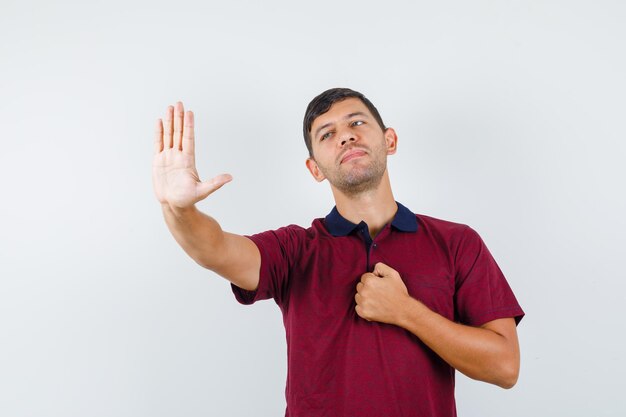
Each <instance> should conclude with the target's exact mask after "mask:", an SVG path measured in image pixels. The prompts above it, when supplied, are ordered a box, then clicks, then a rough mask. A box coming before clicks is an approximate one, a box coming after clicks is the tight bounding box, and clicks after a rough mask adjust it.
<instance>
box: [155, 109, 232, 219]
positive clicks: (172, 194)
mask: <svg viewBox="0 0 626 417" xmlns="http://www.w3.org/2000/svg"><path fill="white" fill-rule="evenodd" d="M194 141H195V138H194V117H193V113H192V112H191V111H187V112H185V110H184V107H183V103H181V102H180V101H179V102H177V103H176V106H175V107H174V106H169V107H168V108H167V113H166V115H165V123H163V121H162V120H161V119H159V120H158V121H157V124H156V129H155V134H154V159H153V162H152V183H153V185H154V193H155V194H156V198H157V200H159V202H160V203H161V204H168V205H169V206H170V207H171V208H172V209H182V208H187V207H191V206H193V205H194V204H195V203H197V202H198V201H200V200H203V199H205V198H206V197H207V196H208V195H209V194H211V193H212V192H214V191H215V190H217V189H219V188H220V187H221V186H222V185H224V184H226V183H227V182H229V181H231V180H232V177H231V176H230V175H229V174H222V175H218V176H217V177H215V178H213V179H211V180H208V181H204V182H202V181H200V177H199V176H198V171H196V161H195V150H194Z"/></svg>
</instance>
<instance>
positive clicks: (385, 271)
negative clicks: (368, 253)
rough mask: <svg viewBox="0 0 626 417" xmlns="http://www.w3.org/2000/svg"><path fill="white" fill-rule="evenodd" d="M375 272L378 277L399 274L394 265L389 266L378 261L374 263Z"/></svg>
mask: <svg viewBox="0 0 626 417" xmlns="http://www.w3.org/2000/svg"><path fill="white" fill-rule="evenodd" d="M373 273H374V275H376V276H378V277H386V276H390V275H393V274H397V273H398V272H397V271H396V270H395V269H393V268H392V267H390V266H387V265H385V264H384V263H382V262H378V263H377V264H376V265H374V271H373Z"/></svg>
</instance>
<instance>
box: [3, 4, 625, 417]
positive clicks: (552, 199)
mask: <svg viewBox="0 0 626 417" xmlns="http://www.w3.org/2000/svg"><path fill="white" fill-rule="evenodd" d="M625 19H626V6H625V5H624V3H623V2H620V1H617V0H616V1H550V0H547V1H520V0H518V1H487V0H478V1H464V0H459V1H439V2H434V1H414V2H409V1H406V2H404V1H385V2H382V1H376V2H374V1H364V0H362V1H346V2H343V1H335V2H329V1H316V2H298V1H278V0H267V1H228V2H225V1H220V2H217V1H176V2H175V1H168V2H164V1H118V0H109V1H55V2H48V1H43V0H38V1H17V0H0V129H1V132H2V133H1V136H0V139H1V145H0V146H1V149H0V195H1V203H0V415H2V416H3V417H4V416H6V417H25V416H46V417H53V416H54V417H56V416H59V417H60V416H63V417H74V416H76V417H79V416H80V417H83V416H93V417H99V416H116V417H126V416H128V417H130V416H151V417H158V416H189V417H192V416H224V417H235V416H280V415H283V414H284V407H285V399H284V384H285V378H286V343H285V333H284V329H283V325H282V321H281V315H280V311H279V309H278V308H277V306H276V304H275V303H274V302H273V301H271V300H269V301H265V302H260V303H257V304H256V305H254V306H251V307H244V306H240V305H239V304H238V303H237V302H236V301H235V299H234V297H233V296H232V294H231V291H230V287H229V285H228V283H227V282H226V281H224V280H223V279H222V278H220V277H218V276H216V275H214V274H213V273H211V272H210V271H208V270H205V269H203V268H201V267H200V266H198V265H197V264H195V263H194V262H193V260H191V259H190V258H188V257H187V256H186V255H185V253H184V252H183V251H182V249H180V247H179V246H178V245H177V244H176V242H175V241H174V239H173V238H172V237H171V235H170V234H169V232H168V230H167V228H166V225H165V223H164V222H163V218H162V214H161V210H160V207H159V205H158V203H157V201H156V199H155V198H154V195H153V191H152V183H151V160H152V140H153V136H152V135H153V128H154V124H155V121H156V120H157V118H159V117H162V116H163V114H164V112H165V109H166V107H167V105H169V104H173V103H174V102H175V101H177V100H182V101H183V102H184V103H185V105H186V107H187V108H188V109H191V110H193V111H194V112H195V115H196V124H197V147H196V148H197V162H198V170H199V172H200V175H201V177H202V178H204V179H208V178H210V177H212V176H214V175H217V174H219V173H222V172H229V173H231V174H232V175H233V177H234V180H233V182H232V183H230V184H227V185H226V186H225V187H224V188H222V189H221V190H219V191H218V192H217V193H215V194H214V195H212V196H211V197H209V198H208V199H207V200H205V201H203V202H201V203H200V204H199V207H200V208H201V209H202V210H203V211H205V212H207V213H210V214H211V215H212V216H214V217H215V218H216V219H218V220H219V221H220V222H221V224H222V226H223V228H224V229H226V230H228V231H231V232H236V233H242V234H244V233H246V234H250V233H255V232H260V231H264V230H268V229H273V228H277V227H280V226H283V225H287V224H290V223H295V224H300V225H302V226H308V225H310V223H311V221H312V220H313V219H314V218H316V217H323V216H325V215H326V214H327V213H328V212H329V211H330V210H331V208H332V206H333V200H332V195H331V193H330V190H329V188H328V185H327V183H322V184H318V183H316V182H315V181H314V180H313V179H312V178H311V176H310V174H309V173H308V172H307V171H306V168H305V165H304V160H305V158H306V156H307V154H306V149H305V147H304V143H303V140H302V136H301V121H302V116H303V114H304V109H305V107H306V105H307V104H308V102H309V100H310V99H311V98H312V97H314V96H315V95H317V94H318V93H320V92H321V91H323V90H325V89H327V88H330V87H336V86H345V87H350V88H353V89H357V90H360V91H362V92H363V93H365V94H366V95H367V96H368V97H369V98H370V99H371V100H372V101H373V102H374V104H375V105H376V106H377V107H378V109H379V110H380V112H381V114H382V116H383V119H384V120H385V123H386V124H387V125H389V126H392V127H394V128H395V129H396V131H397V133H398V135H399V150H398V153H397V155H395V156H392V157H390V160H389V170H390V176H391V180H392V184H393V187H394V192H395V197H396V199H397V200H398V201H400V202H402V203H403V204H405V205H406V206H407V207H409V208H410V209H412V210H413V211H415V212H418V213H422V214H426V215H430V216H434V217H439V218H443V219H447V220H451V221H456V222H460V223H465V224H468V225H470V226H471V227H473V228H474V229H476V230H477V231H478V232H479V233H480V235H481V236H482V237H483V239H484V240H485V242H486V243H487V246H488V247H489V248H490V250H491V252H492V253H493V255H494V257H495V258H496V260H497V261H498V263H499V265H500V267H501V269H502V270H503V271H504V273H505V275H506V276H507V279H508V281H509V283H510V285H511V287H512V288H513V290H514V291H515V293H516V295H517V298H518V299H519V301H520V303H521V305H522V306H523V308H524V309H525V311H526V313H527V316H526V318H525V319H524V320H523V321H522V322H521V324H520V326H519V336H520V340H521V351H522V368H521V375H520V379H519V382H518V384H517V385H516V386H515V387H514V388H513V389H512V390H508V391H507V390H502V389H500V388H497V387H494V386H489V385H487V384H484V383H480V382H476V381H473V380H470V379H468V378H465V377H463V376H462V375H459V374H457V375H458V380H457V389H456V393H457V406H458V412H459V416H462V417H473V416H476V417H501V416H508V417H528V416H567V417H575V416H581V417H589V416H594V417H602V416H624V415H626V401H625V400H624V395H623V388H624V372H625V371H626V361H625V360H624V351H625V350H626V346H625V345H626V343H625V336H624V330H625V329H624V327H625V326H624V323H623V309H624V305H626V296H625V290H626V284H625V279H626V273H625V272H624V260H625V259H626V256H625V255H626V253H625V252H626V250H625V244H624V233H625V232H626V227H625V220H624V213H625V212H626V197H625V192H624V190H625V188H626V187H625V186H624V182H625V181H624V178H626V169H625V167H624V160H625V158H626V146H625V141H626V127H625V115H626V99H625V97H626V81H625V76H624V74H625V73H626V59H625V53H624V50H625V44H626V42H625V41H626V29H625V25H624V21H625Z"/></svg>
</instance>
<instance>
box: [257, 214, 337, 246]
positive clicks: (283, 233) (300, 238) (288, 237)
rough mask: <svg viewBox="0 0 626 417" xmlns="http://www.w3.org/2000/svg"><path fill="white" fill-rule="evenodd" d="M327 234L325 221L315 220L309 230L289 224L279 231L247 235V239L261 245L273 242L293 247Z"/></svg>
mask: <svg viewBox="0 0 626 417" xmlns="http://www.w3.org/2000/svg"><path fill="white" fill-rule="evenodd" d="M325 234H326V235H327V234H328V232H327V231H326V228H325V226H324V223H323V219H315V220H313V222H312V224H311V226H309V227H307V228H305V227H302V226H300V225H297V224H289V225H287V226H282V227H279V228H278V229H273V230H267V231H264V232H260V233H256V234H253V235H247V236H246V237H248V238H250V239H252V240H253V241H255V242H259V243H261V242H263V241H267V240H271V241H276V242H284V243H289V244H292V245H293V244H300V243H303V242H306V241H310V240H316V239H319V238H320V237H322V236H323V235H325Z"/></svg>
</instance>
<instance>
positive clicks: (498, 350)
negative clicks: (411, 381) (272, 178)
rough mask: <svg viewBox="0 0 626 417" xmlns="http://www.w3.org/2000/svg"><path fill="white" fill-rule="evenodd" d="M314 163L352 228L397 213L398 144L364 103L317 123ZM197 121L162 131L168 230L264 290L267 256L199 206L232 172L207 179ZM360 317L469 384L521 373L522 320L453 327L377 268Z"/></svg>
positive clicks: (159, 167) (180, 119)
mask: <svg viewBox="0 0 626 417" xmlns="http://www.w3.org/2000/svg"><path fill="white" fill-rule="evenodd" d="M311 136H312V138H311V139H312V149H313V156H312V157H310V158H308V159H307V160H306V166H307V168H308V170H309V171H310V173H311V175H312V176H313V178H315V180H316V181H318V182H321V181H324V180H328V182H329V184H330V187H331V190H332V192H333V196H334V198H335V203H336V206H337V210H338V211H339V213H340V214H341V215H342V216H343V217H345V218H346V219H347V220H349V221H351V222H353V223H359V222H360V221H361V220H363V221H365V222H366V223H367V225H368V227H369V230H370V233H371V235H372V237H375V236H376V234H378V232H379V231H380V230H381V229H382V228H383V227H384V226H385V225H386V224H387V223H389V222H390V221H391V220H392V219H393V217H394V216H395V213H396V211H397V204H396V203H395V199H394V197H393V193H392V191H391V184H390V181H389V174H388V171H387V156H388V155H393V154H395V153H396V151H397V144H398V137H397V135H396V132H395V131H394V130H393V129H392V128H387V129H385V130H384V131H383V129H382V128H381V127H380V126H379V125H378V124H377V123H376V121H375V119H374V117H373V116H372V115H371V113H370V112H369V110H368V109H367V107H366V106H365V105H364V104H363V103H362V102H361V101H360V100H358V99H355V98H349V99H346V100H343V101H340V102H337V103H335V104H334V105H333V106H332V107H331V108H330V109H329V111H328V112H326V113H324V114H322V115H320V116H319V117H318V118H317V119H315V120H314V121H313V124H312V126H311ZM194 141H195V138H194V118H193V113H192V112H185V111H184V108H183V104H182V103H181V102H178V103H176V105H175V106H170V107H168V109H167V112H166V116H165V120H161V119H159V120H158V121H157V125H156V129H155V139H154V161H153V169H152V173H153V184H154V191H155V194H156V197H157V200H158V201H159V202H160V203H161V207H162V211H163V215H164V218H165V221H166V223H167V225H168V228H169V229H170V231H171V232H172V235H173V236H174V238H175V239H176V241H177V242H178V243H179V244H180V245H181V247H182V248H183V249H184V250H185V251H186V252H187V253H188V254H189V255H190V256H191V257H192V258H193V259H194V260H195V261H196V262H198V264H200V265H202V266H204V267H206V268H208V269H211V270H213V271H214V272H216V273H218V274H220V275H221V276H223V277H225V278H226V279H228V280H229V281H231V282H232V283H234V284H235V285H237V286H239V287H241V288H244V289H248V290H255V289H256V288H257V287H258V283H259V271H260V267H261V257H260V253H259V250H258V248H257V247H256V245H255V244H254V243H253V242H252V241H250V240H249V239H248V238H246V237H244V236H239V235H235V234H232V233H228V232H224V231H223V230H222V229H221V227H220V226H219V224H218V223H217V221H215V219H213V218H211V217H210V216H207V215H206V214H203V213H201V212H200V211H198V210H197V209H196V207H195V203H197V202H198V201H201V200H203V199H204V198H206V197H207V196H208V195H210V194H212V193H213V192H215V191H216V190H218V189H219V188H221V187H222V186H223V185H224V184H226V183H227V182H229V181H231V180H232V177H231V176H230V175H228V174H222V175H218V176H216V177H215V178H213V179H210V180H208V181H204V182H203V181H201V180H200V178H199V176H198V173H197V171H196V168H195V154H194ZM355 301H356V313H357V314H358V315H359V316H360V317H362V318H363V319H364V320H367V321H376V322H381V323H388V324H392V325H396V326H399V327H402V328H404V329H406V330H408V331H410V332H411V333H413V334H414V335H416V336H417V337H418V338H420V340H422V341H423V342H424V343H425V344H426V345H427V346H428V347H430V348H431V349H432V350H433V351H434V352H436V353H437V354H438V355H439V356H440V357H441V358H443V359H444V360H445V361H446V362H447V363H449V364H450V365H451V366H452V367H454V368H455V369H457V370H459V371H460V372H462V373H464V374H465V375H467V376H468V377H470V378H473V379H477V380H481V381H485V382H489V383H492V384H495V385H498V386H501V387H503V388H510V387H512V386H513V385H515V383H516V381H517V378H518V375H519V362H520V354H519V344H518V339H517V330H516V326H515V321H514V319H513V318H504V319H498V320H494V321H490V322H488V323H485V324H484V325H482V326H480V327H471V326H465V325H462V324H459V323H455V322H452V321H450V320H448V319H447V318H445V317H443V316H441V315H439V314H437V313H435V312H433V311H432V310H430V309H429V308H428V307H426V306H425V305H424V304H423V303H421V302H420V301H419V300H416V299H414V298H412V297H411V296H410V295H409V294H408V291H407V288H406V286H405V284H404V282H403V280H402V277H401V276H400V275H399V274H398V272H397V271H395V270H394V269H393V268H391V267H390V266H388V265H385V264H383V263H378V264H376V266H375V268H374V271H372V272H367V273H365V274H363V275H362V276H361V280H360V282H359V283H358V284H357V286H356V288H355Z"/></svg>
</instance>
